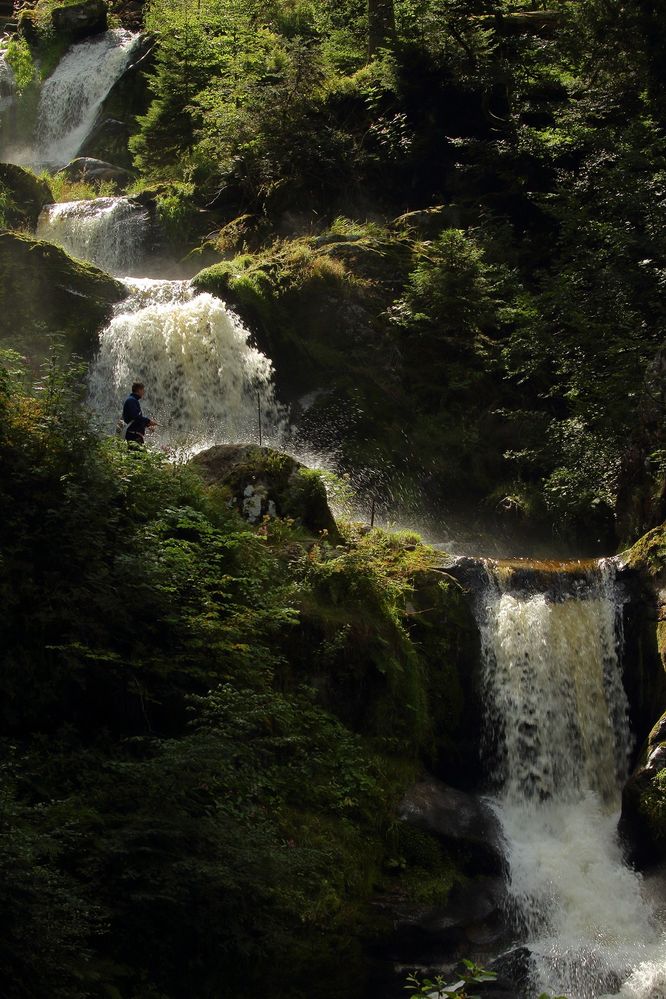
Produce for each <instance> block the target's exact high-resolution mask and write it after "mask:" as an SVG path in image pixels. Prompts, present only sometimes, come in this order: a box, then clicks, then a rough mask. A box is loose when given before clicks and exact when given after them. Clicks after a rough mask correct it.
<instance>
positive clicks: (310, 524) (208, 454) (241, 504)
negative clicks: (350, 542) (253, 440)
mask: <svg viewBox="0 0 666 999" xmlns="http://www.w3.org/2000/svg"><path fill="white" fill-rule="evenodd" d="M192 464H193V466H194V467H195V468H196V469H197V470H198V471H199V472H200V473H201V475H202V476H203V478H204V479H205V481H206V482H208V483H209V484H215V485H220V486H225V487H226V488H227V489H228V490H229V492H230V494H231V496H230V504H233V505H234V506H235V507H236V508H237V510H238V511H239V513H241V514H242V515H243V516H244V517H245V518H246V519H247V520H249V521H250V523H253V524H258V523H261V521H262V520H263V518H264V517H288V518H290V519H292V520H295V521H297V522H298V523H299V524H301V525H302V526H303V527H304V528H306V530H308V531H310V532H312V533H313V534H316V535H319V534H321V533H322V532H326V534H327V536H328V538H329V539H330V540H331V541H334V542H335V541H337V540H339V534H338V528H337V525H336V523H335V518H334V517H333V514H332V513H331V511H330V509H329V506H328V499H327V496H326V487H325V486H324V483H323V481H322V480H321V478H320V476H319V475H318V474H317V472H313V471H312V470H311V469H309V468H306V467H305V466H304V465H301V464H300V462H298V461H296V459H295V458H292V457H290V455H288V454H284V453H282V452H280V451H273V450H272V449H271V448H267V447H249V446H245V445H237V444H218V445H216V446H215V447H212V448H209V449H208V450H207V451H202V452H201V453H200V454H198V455H197V456H196V457H195V458H194V459H193V460H192Z"/></svg>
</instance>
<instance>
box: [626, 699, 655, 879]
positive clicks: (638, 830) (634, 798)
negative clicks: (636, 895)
mask: <svg viewBox="0 0 666 999" xmlns="http://www.w3.org/2000/svg"><path fill="white" fill-rule="evenodd" d="M620 829H621V831H622V833H623V834H624V836H625V838H626V839H627V840H628V842H629V843H630V846H631V851H632V855H633V859H634V860H635V861H636V862H637V863H638V864H639V865H640V866H641V867H647V866H651V865H652V864H657V863H660V862H661V861H663V860H664V859H666V713H665V714H663V715H662V717H661V718H660V720H659V721H658V722H657V724H656V725H655V726H654V728H653V729H652V732H651V733H650V736H649V738H648V741H647V745H646V747H645V749H644V750H643V753H642V755H641V761H640V764H639V766H638V767H637V769H636V770H635V771H634V773H633V774H632V776H631V778H630V779H629V780H628V781H627V783H626V785H625V787H624V791H623V794H622V817H621V820H620Z"/></svg>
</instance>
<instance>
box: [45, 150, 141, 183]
mask: <svg viewBox="0 0 666 999" xmlns="http://www.w3.org/2000/svg"><path fill="white" fill-rule="evenodd" d="M58 173H61V174H64V175H65V177H68V178H69V179H70V180H87V181H93V182H95V181H105V180H107V181H115V182H116V183H118V184H124V185H127V184H129V183H131V182H132V181H133V180H134V178H135V174H133V173H132V172H131V171H130V170H125V169H124V168H123V167H119V166H114V165H113V163H107V162H106V161H105V160H97V159H93V157H92V156H77V158H76V159H75V160H72V161H71V162H70V163H68V164H67V166H65V167H63V168H62V170H59V171H58Z"/></svg>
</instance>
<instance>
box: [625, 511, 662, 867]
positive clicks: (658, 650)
mask: <svg viewBox="0 0 666 999" xmlns="http://www.w3.org/2000/svg"><path fill="white" fill-rule="evenodd" d="M623 560H624V563H625V567H626V568H625V572H627V573H629V574H633V582H634V592H633V597H632V603H633V604H634V605H635V607H636V610H635V611H634V613H633V615H632V617H631V618H630V621H629V624H630V628H629V630H628V633H627V645H626V649H625V658H626V659H627V670H626V671H625V672H626V673H627V678H626V681H625V682H627V683H628V692H629V696H630V700H631V701H632V702H633V703H632V708H633V710H634V714H635V715H636V716H637V718H638V724H637V725H635V727H636V728H637V730H638V731H637V735H638V738H639V745H640V741H642V740H643V739H645V742H644V744H643V746H642V749H641V752H640V757H639V760H638V764H637V766H636V768H635V770H634V772H633V774H632V776H631V777H630V779H629V781H628V782H627V784H626V785H625V788H624V791H623V795H622V817H621V820H620V829H621V831H622V833H623V835H624V837H625V839H626V841H627V843H628V844H629V848H630V851H631V853H632V856H633V859H634V860H635V861H636V862H637V863H638V864H639V865H640V866H650V865H652V864H655V863H659V862H660V861H662V860H663V859H665V858H666V524H662V526H661V527H657V528H655V529H654V530H652V531H649V532H648V534H646V535H644V537H642V538H641V539H640V540H639V541H637V542H636V544H635V545H634V546H633V548H631V549H629V551H628V552H626V553H625V554H624V556H623ZM630 578H631V577H630ZM634 721H636V718H635V719H634ZM655 721H656V724H655ZM650 727H651V730H650V733H649V735H648V736H647V738H645V733H646V729H650Z"/></svg>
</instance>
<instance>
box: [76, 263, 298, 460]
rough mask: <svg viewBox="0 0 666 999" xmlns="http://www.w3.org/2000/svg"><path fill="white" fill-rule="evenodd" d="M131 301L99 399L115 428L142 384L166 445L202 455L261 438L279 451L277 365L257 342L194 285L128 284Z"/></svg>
mask: <svg viewBox="0 0 666 999" xmlns="http://www.w3.org/2000/svg"><path fill="white" fill-rule="evenodd" d="M125 283H126V285H127V287H128V289H129V291H130V295H129V298H128V299H126V300H125V301H124V302H121V303H120V304H119V305H118V306H117V307H116V313H115V316H114V318H113V319H112V320H111V323H110V324H109V325H108V326H107V328H106V329H105V330H104V331H103V333H102V335H101V337H100V348H99V353H98V355H97V358H96V360H95V362H94V363H93V366H92V369H91V374H90V400H91V404H92V406H93V408H94V409H95V410H96V411H97V412H98V413H99V414H100V415H101V416H102V418H103V419H104V421H105V424H106V426H107V429H112V428H113V426H115V423H116V421H117V419H118V414H119V413H120V411H121V409H122V403H123V399H124V398H125V397H126V396H127V393H128V391H129V387H130V386H131V384H132V382H133V381H135V380H139V381H143V382H145V384H146V389H147V391H146V399H145V403H144V407H143V409H144V412H146V413H149V414H150V415H152V416H153V417H154V418H155V419H156V420H157V421H158V423H159V424H160V429H159V432H158V438H157V439H158V440H159V444H160V445H161V446H167V447H171V448H178V449H182V450H184V451H186V452H191V451H193V450H198V449H200V448H203V447H206V446H208V445H211V444H220V443H227V442H231V441H234V442H235V441H243V442H246V443H254V442H257V441H258V438H259V411H261V426H262V440H263V442H264V443H272V444H273V445H275V444H277V443H278V442H279V438H280V435H281V433H282V430H283V425H284V420H285V416H284V413H283V411H282V408H281V407H280V406H279V405H278V404H277V402H276V400H275V396H274V391H273V384H272V377H273V369H272V365H271V362H270V360H269V359H268V358H267V357H266V356H265V355H264V354H262V353H261V352H260V351H259V350H257V349H256V348H255V347H252V346H251V345H250V343H249V333H248V331H247V329H246V328H245V327H244V326H243V324H242V323H241V322H240V320H239V319H238V317H237V316H235V315H234V314H233V313H232V312H230V311H229V310H228V309H227V307H226V306H225V305H224V303H223V302H221V301H220V300H219V299H217V298H214V297H213V296H212V295H196V294H195V293H194V291H193V289H192V288H191V286H190V284H189V282H187V281H153V280H149V279H147V278H146V279H135V280H130V279H127V280H126V282H125Z"/></svg>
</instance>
